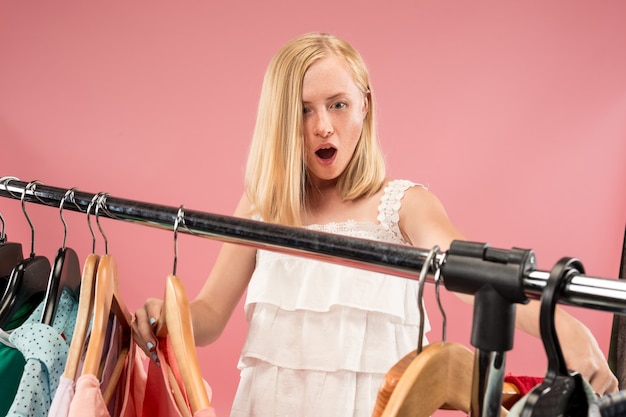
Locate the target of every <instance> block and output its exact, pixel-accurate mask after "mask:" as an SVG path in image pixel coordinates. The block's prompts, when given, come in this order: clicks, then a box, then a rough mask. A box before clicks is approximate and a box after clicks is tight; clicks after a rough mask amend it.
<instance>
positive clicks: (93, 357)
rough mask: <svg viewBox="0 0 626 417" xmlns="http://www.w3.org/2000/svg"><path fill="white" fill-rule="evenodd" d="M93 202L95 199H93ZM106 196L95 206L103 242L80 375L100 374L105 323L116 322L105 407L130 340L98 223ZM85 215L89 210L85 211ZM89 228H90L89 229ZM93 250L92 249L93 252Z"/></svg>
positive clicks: (114, 271)
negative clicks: (114, 358)
mask: <svg viewBox="0 0 626 417" xmlns="http://www.w3.org/2000/svg"><path fill="white" fill-rule="evenodd" d="M94 198H95V197H94ZM105 198H106V194H103V193H101V194H99V197H98V201H97V204H96V222H97V223H98V228H99V229H100V232H101V233H102V236H103V237H104V241H105V255H103V256H101V257H100V260H99V262H98V268H97V272H96V285H95V293H94V304H93V323H92V328H91V334H90V336H89V343H88V345H87V352H86V353H85V361H84V364H83V371H82V373H83V374H90V375H96V376H98V375H99V374H100V369H101V362H102V356H103V352H104V341H105V339H106V337H107V331H108V323H109V320H110V318H111V315H114V316H115V318H116V319H117V325H118V326H119V331H120V332H121V335H120V339H121V342H122V348H121V350H120V352H118V357H117V361H116V364H115V366H114V371H113V374H112V376H111V378H110V379H109V381H108V385H107V386H106V387H104V388H105V390H104V395H103V398H104V400H105V403H108V401H109V400H110V398H111V396H112V395H113V394H114V392H115V390H116V389H117V383H118V381H119V378H120V377H121V375H122V372H121V370H122V368H123V364H124V362H125V361H126V358H127V356H128V352H129V350H128V349H126V348H125V347H127V346H130V343H131V340H132V333H131V332H132V330H131V325H130V323H131V320H132V316H131V314H130V311H129V310H128V308H127V307H126V304H125V303H124V300H123V299H122V296H121V293H120V290H119V278H118V269H117V262H116V261H115V258H114V257H113V256H112V255H110V254H109V253H108V243H107V239H106V236H105V235H104V232H103V230H102V228H101V227H100V223H99V220H98V208H99V207H100V206H101V205H104V199H105ZM87 215H89V209H87ZM90 228H91V225H90ZM94 250H95V249H94Z"/></svg>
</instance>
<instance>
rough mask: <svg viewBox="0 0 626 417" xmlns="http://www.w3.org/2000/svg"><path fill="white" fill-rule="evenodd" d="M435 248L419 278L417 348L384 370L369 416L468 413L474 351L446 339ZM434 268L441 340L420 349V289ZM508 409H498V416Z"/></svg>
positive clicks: (411, 416) (439, 272)
mask: <svg viewBox="0 0 626 417" xmlns="http://www.w3.org/2000/svg"><path fill="white" fill-rule="evenodd" d="M438 250H439V247H438V246H435V247H434V248H433V249H432V250H431V252H430V253H429V254H428V256H427V258H426V260H425V261H424V265H423V267H422V271H421V273H420V278H419V283H420V284H419V292H418V302H419V304H420V315H421V317H422V319H421V321H420V338H419V341H418V348H417V350H415V351H412V352H410V353H408V354H407V355H405V356H404V357H403V358H401V359H400V360H399V361H398V362H397V363H396V364H395V365H394V366H393V367H392V368H391V369H390V371H389V372H387V374H386V377H385V380H384V381H383V383H382V384H381V387H380V389H379V392H378V396H377V398H376V403H375V406H374V411H373V414H372V417H428V416H430V415H432V414H433V413H434V412H435V411H437V410H439V409H452V410H460V411H464V412H465V413H469V412H470V402H471V401H470V400H471V393H472V377H473V374H474V353H473V352H472V351H470V350H469V349H468V348H467V347H465V346H463V345H461V344H459V343H455V342H446V341H445V339H446V314H445V311H444V309H443V307H442V305H441V299H440V297H439V284H440V282H441V281H440V279H439V278H440V274H441V268H440V265H439V264H438V262H437V261H436V253H437V252H438ZM431 266H432V267H434V268H435V272H434V279H435V289H436V295H437V303H438V304H439V309H440V311H441V314H442V316H443V331H442V333H443V337H442V339H443V340H442V341H439V342H434V343H431V344H429V345H427V346H426V347H424V348H422V338H423V337H422V336H421V334H422V333H423V327H424V326H423V317H424V313H423V308H422V307H421V303H422V292H423V287H424V280H425V277H426V274H427V272H428V269H429V268H430V267H431ZM507 414H508V411H507V410H506V409H505V408H502V409H501V415H502V416H506V415H507Z"/></svg>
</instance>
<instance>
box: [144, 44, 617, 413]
mask: <svg viewBox="0 0 626 417" xmlns="http://www.w3.org/2000/svg"><path fill="white" fill-rule="evenodd" d="M375 110H376V102H375V99H374V93H373V89H372V85H371V84H370V80H369V75H368V71H367V69H366V66H365V64H364V62H363V60H362V58H361V56H360V55H359V53H358V52H357V51H356V50H355V49H354V48H353V47H352V46H350V45H349V44H348V43H346V42H345V41H343V40H342V39H339V38H337V37H335V36H332V35H329V34H322V33H309V34H305V35H302V36H299V37H297V38H295V39H293V40H291V41H290V42H288V43H287V44H286V45H285V46H283V47H282V48H281V49H280V50H279V51H278V53H277V54H276V55H275V56H274V57H273V59H272V60H271V62H270V64H269V66H268V69H267V72H266V74H265V78H264V81H263V88H262V92H261V99H260V102H259V108H258V116H257V123H256V127H255V132H254V136H253V139H252V144H251V147H250V153H249V158H248V163H247V170H246V182H245V192H244V193H243V196H242V197H241V200H240V202H239V205H238V207H237V209H236V211H235V214H234V215H235V216H239V217H244V218H249V219H257V220H261V221H264V222H271V223H278V224H282V225H288V226H295V227H304V228H307V229H311V230H318V231H326V232H331V233H340V234H344V235H348V236H354V237H362V238H368V239H376V240H380V241H385V242H392V243H400V244H406V245H414V246H416V247H419V248H430V247H433V246H434V245H439V246H440V247H441V248H442V249H443V250H445V249H447V248H448V246H449V244H450V242H451V241H452V240H454V239H463V236H462V235H461V234H460V233H459V232H458V231H457V230H456V229H455V227H454V226H453V225H452V224H451V222H450V221H449V219H448V217H447V215H446V213H445V211H444V208H443V207H442V205H441V203H440V202H439V200H438V199H437V197H436V196H435V195H434V194H433V193H432V192H430V191H428V190H427V189H425V188H424V187H422V186H420V185H418V184H415V183H413V182H410V181H406V180H396V179H390V178H388V177H386V174H385V165H384V161H383V156H382V153H381V150H380V148H379V144H378V139H377V136H376V125H375ZM246 289H247V297H246V303H245V311H246V314H247V318H248V320H249V324H250V326H249V331H248V335H247V339H246V342H245V345H244V347H243V350H242V353H241V358H240V361H239V367H240V369H241V380H240V384H239V387H238V391H237V394H236V397H235V401H234V404H233V408H232V414H231V416H233V417H239V416H241V417H244V416H245V417H250V416H325V417H330V416H341V417H347V416H370V415H371V413H372V410H373V406H374V403H375V400H376V395H377V390H378V388H379V386H380V383H381V381H382V378H383V377H384V375H385V373H386V372H387V371H388V370H389V368H390V367H391V366H392V365H393V364H394V363H395V362H397V361H398V360H399V359H400V358H401V357H402V356H404V355H405V354H406V353H408V352H409V351H411V350H412V349H414V348H415V343H416V341H417V339H418V331H419V322H420V317H419V308H418V306H417V305H416V304H417V303H416V302H415V300H416V299H417V282H416V281H413V280H408V279H398V278H397V277H391V276H386V275H383V274H379V273H374V272H369V271H364V270H361V269H355V268H350V267H346V266H340V265H335V264H331V263H325V262H321V261H315V260H310V259H305V258H301V257H296V256H290V255H283V254H279V253H275V252H269V251H265V250H257V249H254V248H251V247H247V246H242V245H235V244H224V245H223V247H222V249H221V251H220V254H219V256H218V259H217V261H216V263H215V265H214V267H213V269H212V271H211V274H210V276H209V277H208V279H207V281H206V283H205V284H204V286H203V288H202V290H201V291H200V293H199V294H198V296H197V298H195V300H194V301H193V302H192V304H191V309H192V316H193V327H194V334H195V336H196V343H197V344H198V345H206V344H209V343H211V342H213V341H214V340H216V339H217V338H218V337H219V335H220V334H221V332H222V330H223V329H224V327H225V326H226V324H227V322H228V320H229V318H230V316H231V314H232V312H233V310H234V308H235V307H236V306H237V304H238V302H239V300H240V298H241V297H242V296H243V294H244V292H245V291H246ZM468 301H470V302H471V299H470V300H468ZM537 304H538V303H536V302H531V303H530V304H529V305H524V306H520V308H518V313H517V326H518V328H520V329H522V330H525V331H527V332H529V333H531V334H533V335H535V336H538V337H539V328H538V323H539V320H538V308H537V307H538V305H537ZM161 305H162V303H161V301H160V300H156V299H149V300H147V301H146V303H145V305H144V306H143V307H142V308H140V309H139V310H138V311H137V312H136V321H135V327H134V330H135V336H136V340H137V342H138V343H139V344H140V345H141V346H142V347H143V348H144V350H145V351H146V352H148V353H149V354H150V353H151V351H152V350H153V349H154V346H155V345H156V343H157V341H156V338H155V336H154V334H153V329H154V323H155V322H158V320H159V317H160V311H161ZM557 311H558V313H557V319H556V322H557V326H558V331H559V336H560V340H561V343H562V345H563V350H564V354H565V358H566V361H567V362H568V365H569V366H570V368H572V369H577V370H579V371H580V372H581V373H582V374H583V376H584V377H585V378H586V379H587V380H588V381H589V382H590V383H591V384H592V386H593V388H594V390H595V391H596V392H598V393H606V392H612V391H615V390H616V388H617V380H616V379H615V377H614V376H613V375H612V374H611V372H610V370H609V368H608V366H607V364H606V361H605V358H604V355H603V353H602V352H601V350H600V349H599V347H598V344H597V342H596V340H595V339H594V337H593V336H592V334H591V333H590V331H589V330H588V329H587V328H586V327H585V326H584V325H583V324H582V323H580V322H579V321H578V320H576V319H574V318H573V317H572V316H570V315H568V314H566V313H565V312H564V311H562V310H560V309H557ZM426 320H427V319H426ZM426 328H428V327H426Z"/></svg>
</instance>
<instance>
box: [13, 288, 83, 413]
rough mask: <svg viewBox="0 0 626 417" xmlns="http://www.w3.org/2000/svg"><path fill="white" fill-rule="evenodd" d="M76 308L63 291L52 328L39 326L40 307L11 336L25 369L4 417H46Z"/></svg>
mask: <svg viewBox="0 0 626 417" xmlns="http://www.w3.org/2000/svg"><path fill="white" fill-rule="evenodd" d="M77 307H78V303H77V302H76V300H75V298H74V297H73V296H72V294H71V292H70V291H68V290H63V292H62V294H61V298H60V300H59V305H58V308H57V311H56V314H55V317H54V321H53V323H52V326H48V325H46V324H42V323H40V322H39V320H40V319H41V314H42V312H43V303H41V304H40V305H39V306H38V307H37V308H36V309H35V311H34V312H33V314H31V316H30V317H29V319H28V320H27V321H26V322H25V323H24V324H23V325H21V326H20V327H18V328H17V329H15V330H14V331H13V332H12V333H11V335H10V337H9V341H10V342H11V344H13V346H15V348H16V349H18V350H19V351H20V352H21V353H22V355H23V357H24V359H25V365H24V370H23V373H22V376H21V379H20V383H19V387H18V390H17V394H16V395H15V397H14V399H13V403H12V404H11V407H10V409H9V411H8V412H7V417H12V416H25V415H27V416H32V417H46V416H47V414H48V409H49V408H50V403H51V401H52V398H53V397H54V395H55V393H56V389H57V387H58V384H59V377H60V376H61V374H62V373H63V369H64V368H65V361H66V359H67V354H68V349H69V343H70V342H71V339H72V335H73V332H74V325H75V323H76V312H77Z"/></svg>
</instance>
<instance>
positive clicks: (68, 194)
mask: <svg viewBox="0 0 626 417" xmlns="http://www.w3.org/2000/svg"><path fill="white" fill-rule="evenodd" d="M76 190H77V189H76V188H70V189H69V190H67V191H66V192H65V195H64V196H63V198H62V199H61V203H60V204H59V216H60V217H61V223H63V246H62V248H63V249H65V243H66V241H67V223H66V222H65V218H64V217H63V206H64V205H65V201H66V200H67V199H70V201H72V202H73V203H74V205H76V201H75V200H74V192H75V191H76ZM77 207H78V206H77Z"/></svg>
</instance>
